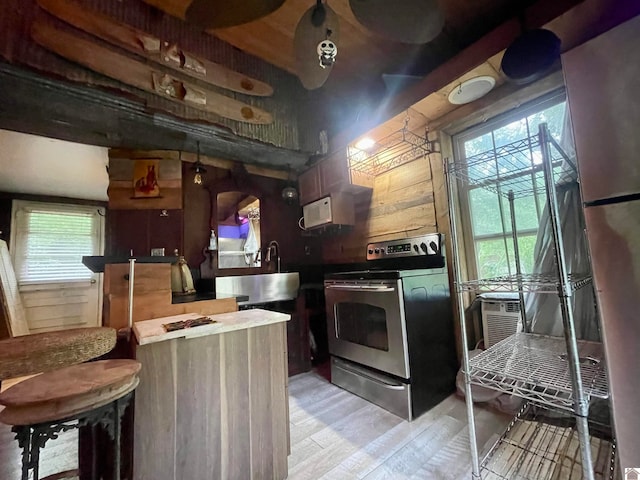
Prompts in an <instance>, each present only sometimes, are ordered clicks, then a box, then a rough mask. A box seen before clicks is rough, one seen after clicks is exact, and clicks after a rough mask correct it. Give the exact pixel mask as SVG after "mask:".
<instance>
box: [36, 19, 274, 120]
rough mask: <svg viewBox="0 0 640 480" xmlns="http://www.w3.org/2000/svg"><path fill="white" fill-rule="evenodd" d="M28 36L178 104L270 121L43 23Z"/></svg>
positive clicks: (243, 105)
mask: <svg viewBox="0 0 640 480" xmlns="http://www.w3.org/2000/svg"><path fill="white" fill-rule="evenodd" d="M31 36H32V37H33V39H34V40H35V41H36V43H38V44H40V45H42V46H43V47H45V48H46V49H48V50H51V51H52V52H54V53H56V54H58V55H60V56H62V57H64V58H66V59H68V60H71V61H73V62H75V63H79V64H80V65H83V66H85V67H87V68H89V69H91V70H93V71H95V72H98V73H101V74H103V75H106V76H108V77H111V78H113V79H115V80H118V81H120V82H123V83H126V84H127V85H131V86H133V87H136V88H139V89H141V90H146V91H147V92H151V93H155V94H158V95H162V96H164V97H166V98H168V99H170V100H173V101H175V102H178V103H180V104H182V105H188V106H191V107H193V108H197V109H199V110H202V111H205V112H209V113H213V114H216V115H219V116H221V117H225V118H230V119H232V120H237V121H239V122H247V123H255V124H268V123H272V122H273V118H272V116H271V114H270V113H268V112H266V111H264V110H261V109H259V108H256V107H254V106H252V105H248V104H246V103H243V102H240V101H238V100H235V99H233V98H229V97H226V96H224V95H221V94H219V93H217V92H214V91H211V90H207V89H206V88H202V87H200V86H196V85H192V84H189V83H188V82H184V81H182V80H180V79H178V78H175V77H172V76H170V75H167V74H166V73H164V72H162V71H160V70H156V69H154V68H153V67H151V66H149V65H147V64H146V63H143V62H139V61H137V60H134V59H133V58H130V57H128V56H126V55H122V54H120V53H117V52H115V51H113V50H110V49H109V48H105V47H102V46H100V45H98V44H96V43H93V42H90V41H88V40H85V39H84V38H81V37H79V36H77V35H73V34H72V33H69V32H66V31H62V30H59V29H57V28H55V27H52V26H50V25H47V24H45V23H43V22H36V23H34V24H33V26H32V27H31Z"/></svg>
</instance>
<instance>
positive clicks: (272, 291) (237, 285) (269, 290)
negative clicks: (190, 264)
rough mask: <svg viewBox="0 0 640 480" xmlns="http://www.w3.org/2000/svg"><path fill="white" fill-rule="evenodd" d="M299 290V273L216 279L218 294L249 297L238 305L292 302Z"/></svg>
mask: <svg viewBox="0 0 640 480" xmlns="http://www.w3.org/2000/svg"><path fill="white" fill-rule="evenodd" d="M299 288H300V276H299V275H298V272H287V273H262V274H259V275H237V276H232V277H216V293H218V292H219V293H225V294H229V295H245V296H248V297H249V300H246V301H242V302H238V305H255V304H259V303H269V302H278V301H283V300H292V299H294V298H296V297H297V296H298V289H299Z"/></svg>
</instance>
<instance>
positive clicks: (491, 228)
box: [453, 94, 566, 278]
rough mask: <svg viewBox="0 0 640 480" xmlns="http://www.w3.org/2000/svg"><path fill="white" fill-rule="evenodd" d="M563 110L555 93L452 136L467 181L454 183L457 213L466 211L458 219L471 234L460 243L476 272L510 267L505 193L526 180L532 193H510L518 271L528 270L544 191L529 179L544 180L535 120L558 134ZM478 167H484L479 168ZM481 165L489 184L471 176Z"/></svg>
mask: <svg viewBox="0 0 640 480" xmlns="http://www.w3.org/2000/svg"><path fill="white" fill-rule="evenodd" d="M565 110H566V102H565V99H564V94H562V95H557V94H556V95H553V96H550V97H547V98H544V99H541V100H540V101H536V102H533V103H532V104H529V105H526V106H524V107H522V108H519V109H518V110H517V111H516V112H511V113H509V114H507V115H503V116H500V117H496V118H495V119H492V120H490V121H488V122H486V123H484V124H482V125H478V126H476V127H473V128H471V129H469V130H467V131H465V132H462V133H461V134H459V135H456V136H455V137H454V138H453V141H454V154H455V156H456V159H457V160H458V161H460V160H462V161H466V162H467V165H469V168H468V171H467V175H468V177H469V179H470V182H465V184H464V185H462V184H461V185H460V191H459V194H460V202H461V205H462V206H463V209H462V211H463V216H466V217H467V218H465V219H463V220H464V223H465V224H467V225H468V229H467V230H466V232H467V233H468V234H470V235H471V237H472V242H466V246H467V249H468V251H469V253H470V254H471V256H470V258H475V269H476V272H475V273H476V274H477V277H478V278H490V277H496V276H502V275H512V274H514V273H515V256H514V248H513V240H512V233H511V230H512V229H511V217H510V214H509V202H508V200H507V197H506V195H505V194H506V193H507V192H508V191H509V189H510V186H511V185H514V184H515V183H520V185H521V183H522V182H531V187H532V188H531V190H532V194H531V195H522V196H519V197H516V198H515V201H514V210H515V212H516V214H515V217H516V228H517V232H516V233H517V239H518V248H519V251H520V261H521V265H522V269H523V273H531V271H532V268H533V261H534V256H533V253H534V247H535V242H536V235H537V232H538V226H539V224H540V218H541V215H542V211H543V209H544V206H545V198H544V195H543V194H540V193H537V194H534V193H533V190H535V188H534V185H536V184H537V185H542V184H543V182H544V174H543V172H542V155H541V153H540V148H539V145H538V142H537V135H538V125H539V124H540V123H547V125H548V126H549V130H550V132H551V134H552V135H553V136H554V137H555V138H556V139H557V140H559V138H560V135H561V133H562V127H563V124H564V115H565ZM474 165H482V166H481V167H474ZM514 165H515V166H516V167H517V168H514ZM481 168H482V169H485V171H484V172H482V171H480V169H481ZM487 168H491V169H493V175H492V176H493V177H494V178H495V180H492V181H491V184H490V185H486V184H484V183H482V182H480V181H478V182H474V176H476V177H477V178H476V179H477V180H479V179H480V178H481V177H483V176H486V174H487V172H486V169H487ZM538 191H540V190H538ZM470 267H472V268H473V265H470Z"/></svg>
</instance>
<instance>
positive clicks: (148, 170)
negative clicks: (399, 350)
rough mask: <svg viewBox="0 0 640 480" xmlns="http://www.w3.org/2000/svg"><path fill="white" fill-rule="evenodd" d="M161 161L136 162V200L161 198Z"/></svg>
mask: <svg viewBox="0 0 640 480" xmlns="http://www.w3.org/2000/svg"><path fill="white" fill-rule="evenodd" d="M159 169H160V160H157V159H155V160H149V159H145V160H136V161H135V164H134V166H133V196H134V198H154V197H159V196H160V187H159V185H158V173H159Z"/></svg>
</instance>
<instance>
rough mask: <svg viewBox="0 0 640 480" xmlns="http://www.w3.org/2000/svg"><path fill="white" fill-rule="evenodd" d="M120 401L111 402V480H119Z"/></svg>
mask: <svg viewBox="0 0 640 480" xmlns="http://www.w3.org/2000/svg"><path fill="white" fill-rule="evenodd" d="M120 401H121V399H118V400H116V401H115V402H113V409H114V412H113V419H114V421H113V437H114V439H113V448H114V452H113V463H114V465H113V480H120V430H121V428H120V427H121V425H120V421H121V419H122V415H121V414H120ZM125 407H126V404H125ZM123 410H124V409H123Z"/></svg>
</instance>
